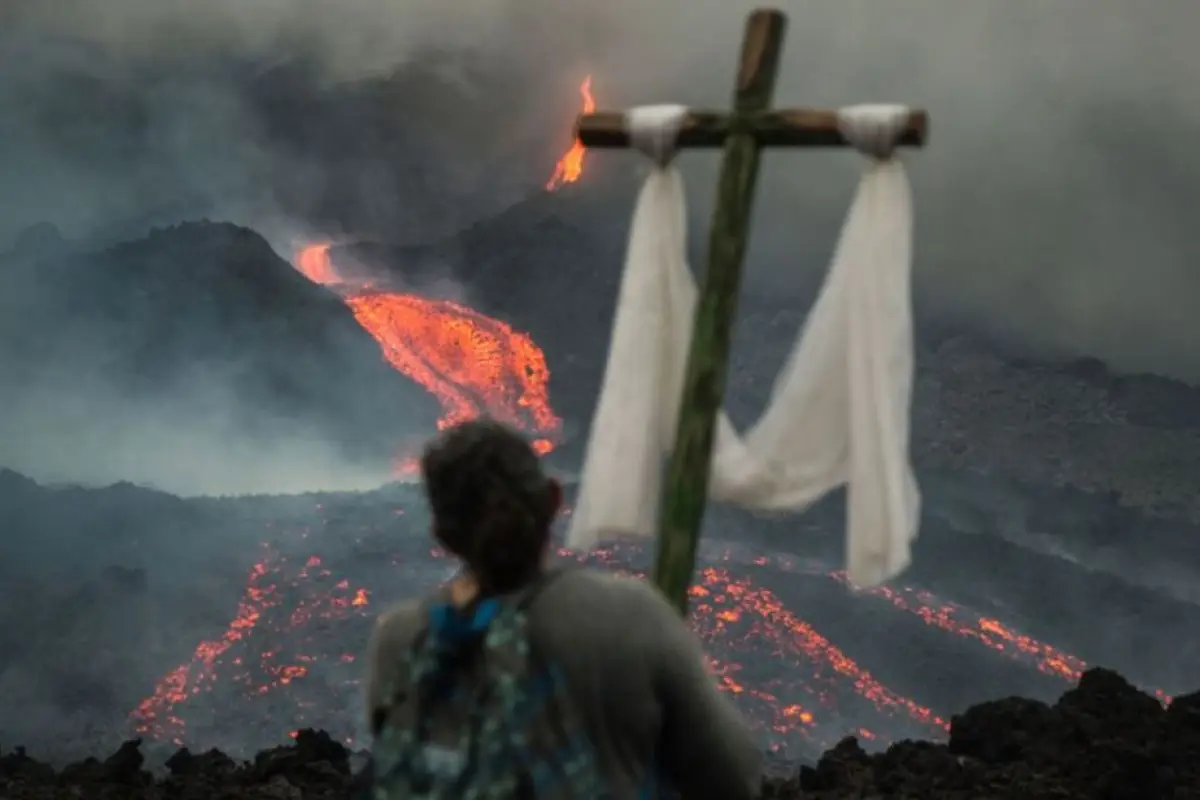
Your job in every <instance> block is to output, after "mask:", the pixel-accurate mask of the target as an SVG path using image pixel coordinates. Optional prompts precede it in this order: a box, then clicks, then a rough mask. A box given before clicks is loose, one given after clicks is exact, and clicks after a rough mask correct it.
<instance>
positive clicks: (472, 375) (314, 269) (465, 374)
mask: <svg viewBox="0 0 1200 800" xmlns="http://www.w3.org/2000/svg"><path fill="white" fill-rule="evenodd" d="M329 248H330V245H329V244H328V243H321V244H314V245H309V246H307V247H305V248H303V249H301V250H300V252H299V253H298V254H297V255H296V268H297V269H299V270H300V271H301V272H302V273H304V275H305V276H306V277H307V278H308V279H309V280H311V281H313V282H314V283H320V284H324V285H328V286H332V287H334V288H337V289H338V290H339V291H341V293H342V297H343V299H344V300H345V302H346V304H347V305H348V306H349V307H350V310H351V311H353V312H354V318H355V319H356V320H358V324H359V325H361V326H362V327H363V329H364V330H365V331H367V333H369V334H371V336H373V337H374V338H375V341H377V342H379V346H380V348H381V349H382V350H383V355H384V358H386V359H387V360H388V363H390V364H391V365H392V366H393V367H395V368H396V369H397V370H399V371H400V372H402V373H403V374H405V375H407V376H408V377H409V378H411V379H413V380H414V381H416V382H417V383H418V384H420V385H421V386H423V387H425V389H426V390H428V391H429V392H430V393H431V394H433V396H434V397H436V398H437V399H438V401H439V402H440V403H441V404H442V410H443V413H442V417H441V419H440V420H439V421H438V426H439V427H441V428H445V427H447V426H450V425H455V424H457V423H459V422H465V421H466V420H469V419H474V418H476V417H479V416H481V415H484V414H486V415H488V416H491V417H493V418H495V419H498V420H500V421H502V422H506V423H508V424H510V425H514V426H516V427H519V428H524V429H526V430H529V431H531V432H532V433H533V434H534V435H535V436H536V437H537V438H536V439H535V440H534V446H535V447H536V448H537V450H538V451H539V452H541V453H543V454H544V453H548V452H549V451H550V450H551V449H552V448H553V447H554V439H555V437H556V436H557V434H558V431H559V428H560V426H561V424H562V423H561V420H559V418H558V417H557V416H556V415H555V413H554V411H553V409H552V408H551V407H550V391H549V384H550V370H549V369H548V368H547V367H546V357H545V355H544V354H543V353H542V350H541V348H539V347H538V346H537V345H536V344H534V342H533V340H532V339H530V338H529V336H527V335H526V334H524V333H520V332H518V331H515V330H513V329H512V328H511V327H510V326H509V325H507V324H505V323H503V322H500V321H499V320H495V319H492V318H490V317H486V316H484V315H483V314H480V313H479V312H477V311H475V310H473V309H471V308H468V307H467V306H464V305H461V304H459V303H454V302H451V301H449V300H434V299H430V298H427V297H420V296H418V295H413V294H398V293H393V292H377V291H374V290H372V289H370V288H368V287H365V286H357V287H356V286H352V285H348V284H345V283H343V282H342V281H341V277H340V276H339V274H338V271H337V269H336V268H335V267H334V265H333V263H332V260H331V259H330V256H329ZM405 465H406V466H407V464H405Z"/></svg>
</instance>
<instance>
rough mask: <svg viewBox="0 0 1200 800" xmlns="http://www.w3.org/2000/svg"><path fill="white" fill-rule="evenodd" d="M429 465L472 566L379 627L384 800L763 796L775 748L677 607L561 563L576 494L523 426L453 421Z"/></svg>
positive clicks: (721, 799) (437, 517)
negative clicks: (721, 685)
mask: <svg viewBox="0 0 1200 800" xmlns="http://www.w3.org/2000/svg"><path fill="white" fill-rule="evenodd" d="M421 473H422V477H423V479H424V487H425V492H426V495H427V497H428V502H429V506H430V509H431V511H432V518H433V523H432V528H433V530H432V534H433V538H434V539H435V540H436V541H437V542H438V543H439V544H440V545H441V546H443V547H444V548H445V549H446V550H448V551H449V552H450V553H451V554H452V555H454V556H455V557H457V558H458V559H459V560H460V561H461V563H462V571H461V572H460V573H459V575H458V576H457V577H456V578H454V579H453V580H452V581H450V583H449V584H447V585H445V586H442V587H439V588H438V589H436V590H435V591H434V592H433V593H432V594H431V595H430V596H427V597H423V598H420V599H417V600H413V601H410V602H406V603H403V604H401V605H398V606H396V607H395V608H392V609H390V610H388V611H387V612H386V613H384V614H383V615H381V616H380V617H379V619H378V621H377V623H376V626H375V629H374V632H373V634H372V637H371V643H370V648H369V657H368V670H369V674H368V681H367V713H368V718H369V721H370V725H371V729H372V732H373V734H374V736H375V751H374V757H375V758H374V770H375V773H374V774H375V778H374V779H375V781H376V790H375V792H374V795H373V796H374V797H377V798H378V797H400V796H404V797H462V796H481V797H496V798H500V797H530V798H534V797H536V798H543V797H547V798H548V797H564V798H566V797H575V798H585V797H587V798H592V797H595V798H601V797H604V798H613V799H614V800H625V799H626V798H628V799H629V800H636V799H638V798H648V797H659V796H668V795H670V794H673V793H676V792H677V793H678V794H679V796H682V797H685V798H713V799H714V800H743V799H745V798H754V797H757V796H758V794H759V791H760V786H761V780H762V778H761V772H760V770H761V753H760V751H759V749H758V747H757V746H756V744H755V741H754V739H753V737H752V735H751V733H750V731H749V729H748V728H747V726H746V724H745V722H744V720H743V719H742V717H741V716H740V714H739V713H738V712H737V710H736V709H735V708H734V707H733V705H732V703H731V702H730V701H729V699H728V698H727V697H725V696H724V695H723V694H721V693H720V692H719V691H718V689H717V684H716V681H715V679H714V678H713V676H712V675H711V674H710V673H709V671H708V668H707V666H706V662H705V659H704V654H703V652H702V651H701V646H700V642H699V639H698V638H697V637H696V635H695V634H694V633H693V632H692V631H691V629H690V628H689V627H688V626H687V624H686V622H685V621H684V620H683V619H682V618H680V616H679V614H678V612H677V611H676V610H675V609H674V608H673V607H672V606H671V605H670V604H669V603H668V602H667V601H666V599H665V598H664V597H663V596H662V595H661V594H660V593H659V592H658V591H657V589H655V587H653V586H652V585H649V584H647V583H646V582H644V581H642V580H639V579H636V578H631V577H622V576H618V575H615V574H612V573H610V572H607V571H603V570H599V569H591V568H584V567H574V568H569V567H563V566H559V565H556V564H555V563H554V559H553V555H554V547H553V544H552V539H551V527H552V524H553V522H554V520H555V517H556V516H557V514H558V512H559V511H560V509H561V507H562V500H563V497H562V488H561V486H560V485H559V483H558V482H557V481H556V480H554V479H553V478H551V477H549V476H548V475H547V474H546V473H545V471H544V470H543V469H542V465H541V463H540V461H539V459H538V456H537V454H536V453H535V452H534V450H533V449H532V448H531V446H530V445H529V443H528V442H527V441H526V440H525V438H524V437H523V436H522V435H521V434H520V433H519V432H517V431H515V430H513V429H511V428H509V427H507V426H505V425H502V424H500V423H498V422H495V421H492V420H475V421H471V422H466V423H463V424H460V425H457V426H455V427H452V428H450V429H448V430H445V431H443V432H441V433H440V434H439V435H438V436H437V437H436V438H434V439H433V440H432V441H431V442H430V443H429V445H428V446H427V447H426V449H425V451H424V454H423V455H422V458H421ZM389 776H390V777H389ZM484 776H486V778H485V777H484ZM389 781H390V782H389ZM473 781H474V783H473ZM484 783H486V784H487V786H488V787H490V788H484V789H480V788H477V787H479V786H482V785H483V784H484Z"/></svg>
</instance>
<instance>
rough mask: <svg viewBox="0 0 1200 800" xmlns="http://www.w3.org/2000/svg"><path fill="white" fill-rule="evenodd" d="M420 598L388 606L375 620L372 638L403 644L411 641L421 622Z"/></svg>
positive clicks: (421, 603) (421, 604)
mask: <svg viewBox="0 0 1200 800" xmlns="http://www.w3.org/2000/svg"><path fill="white" fill-rule="evenodd" d="M423 605H424V604H423V602H422V600H421V599H420V598H418V599H414V600H405V601H403V602H400V603H396V604H395V605H393V606H391V607H389V608H388V609H387V610H385V611H384V612H383V613H382V614H380V615H379V616H378V617H377V618H376V620H375V630H374V633H373V636H374V638H375V639H376V640H377V641H378V642H387V643H389V644H405V643H407V642H409V641H411V640H412V639H413V638H414V637H415V636H416V635H417V631H418V630H419V629H420V627H421V625H422V624H423V614H422V606H423Z"/></svg>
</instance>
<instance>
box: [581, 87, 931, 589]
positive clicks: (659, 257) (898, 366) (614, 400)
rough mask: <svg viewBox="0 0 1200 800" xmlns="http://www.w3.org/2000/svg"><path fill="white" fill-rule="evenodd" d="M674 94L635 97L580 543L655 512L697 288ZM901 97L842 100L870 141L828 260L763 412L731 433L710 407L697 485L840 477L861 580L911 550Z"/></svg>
mask: <svg viewBox="0 0 1200 800" xmlns="http://www.w3.org/2000/svg"><path fill="white" fill-rule="evenodd" d="M686 113H687V110H686V109H685V108H683V107H680V106H646V107H641V108H635V109H632V110H631V111H630V112H629V114H628V124H629V129H630V134H631V138H632V141H633V146H634V147H635V148H636V149H637V150H639V151H640V152H642V153H643V154H645V155H646V156H647V157H648V158H650V159H651V160H652V162H653V164H654V168H653V171H652V172H651V174H650V176H649V177H648V178H647V179H646V183H645V185H644V186H643V187H642V190H641V194H640V195H639V197H638V200H637V206H636V209H635V211H634V217H633V225H632V228H631V230H630V234H629V246H628V250H627V255H626V261H625V272H624V275H623V277H622V281H621V288H620V296H619V299H618V304H617V312H616V318H615V320H614V322H613V332H612V340H611V343H610V347H609V355H608V364H607V367H606V369H605V374H604V382H603V386H602V389H601V394H600V402H599V405H598V406H597V409H596V415H595V418H594V419H593V422H592V429H591V435H590V439H589V442H588V450H587V456H586V458H585V461H584V469H583V475H582V478H581V488H580V494H579V497H578V498H577V501H576V507H575V510H574V512H573V514H572V519H571V526H570V529H569V532H568V535H567V544H568V546H570V547H574V548H581V549H586V548H589V547H591V546H593V545H594V544H596V543H597V542H599V541H601V540H603V539H608V538H615V537H625V536H637V537H649V536H652V535H653V534H654V532H655V530H656V528H657V523H658V512H659V508H658V506H659V501H660V493H661V491H662V472H663V469H662V467H663V457H664V455H665V454H666V453H668V452H669V451H670V449H671V448H672V446H673V445H674V438H675V428H676V421H677V417H678V409H679V401H680V393H681V391H682V384H683V376H684V371H685V369H686V366H687V364H686V361H687V356H688V348H689V344H690V339H691V334H692V324H693V317H694V312H695V306H696V300H697V289H696V285H695V281H694V279H693V277H692V273H691V270H690V269H689V268H688V265H687V262H686V239H687V231H686V222H685V219H686V209H685V200H684V189H683V181H682V177H681V175H680V173H679V171H678V169H677V168H676V167H675V166H674V156H675V152H676V148H675V140H676V135H677V132H678V130H679V126H680V123H681V122H682V120H683V118H684V116H685V115H686ZM908 115H909V111H908V109H907V108H905V107H902V106H855V107H850V108H846V109H842V110H841V111H840V112H839V125H840V128H841V130H842V133H843V135H844V136H845V137H846V139H847V140H848V141H849V142H850V143H851V144H852V145H853V146H854V148H855V149H857V150H858V151H859V152H860V153H862V154H863V155H864V156H866V157H867V159H868V163H867V167H866V171H865V173H864V175H863V177H862V181H861V183H860V184H859V187H858V192H857V194H856V195H855V198H854V202H853V204H852V205H851V207H850V212H849V214H848V216H847V218H846V221H845V224H844V226H843V228H842V232H841V237H840V239H839V241H838V245H837V249H836V251H835V253H834V256H833V262H832V265H831V267H830V269H829V272H828V274H827V276H826V278H825V282H824V285H823V287H822V289H821V292H820V295H819V296H818V298H817V301H816V304H815V305H814V306H813V308H812V310H811V312H810V313H809V316H808V318H807V320H806V321H805V324H804V327H803V330H802V331H801V332H800V336H799V338H798V339H797V342H796V345H795V347H794V349H793V351H792V353H791V355H790V357H789V358H788V361H787V363H786V364H785V366H784V368H783V371H782V372H781V374H780V375H779V377H778V378H777V380H776V383H775V387H774V390H773V391H772V395H771V401H770V404H769V405H768V407H767V409H766V411H765V412H764V414H763V416H762V418H761V419H760V420H759V421H758V423H757V424H756V425H754V427H753V428H751V429H750V430H749V431H747V432H746V434H745V436H744V437H739V436H738V434H737V432H736V430H735V429H734V427H733V425H732V424H731V423H730V421H729V419H728V417H727V416H726V415H725V414H724V413H721V415H720V416H719V417H718V420H717V430H716V438H715V441H714V449H713V461H712V475H711V479H710V485H709V490H710V495H711V497H712V499H713V500H716V501H724V502H729V503H734V504H736V505H739V506H742V507H744V508H748V509H751V510H755V511H784V510H791V511H799V510H801V509H804V508H805V507H807V506H809V505H810V504H812V503H813V502H815V501H816V500H818V499H820V498H821V497H822V496H823V495H825V494H826V493H828V492H829V491H830V490H832V489H834V488H836V487H838V486H840V485H842V484H846V486H847V490H848V494H847V533H846V561H847V569H848V571H849V575H850V579H851V580H852V581H853V582H854V583H856V584H858V585H860V586H874V585H877V584H879V583H881V582H883V581H885V580H887V579H888V578H890V577H892V576H894V575H896V574H897V573H899V572H900V571H902V570H903V569H904V568H905V567H906V566H907V565H908V563H909V558H910V545H911V543H912V541H913V540H914V539H915V538H916V534H917V525H918V518H919V515H920V495H919V492H918V490H917V485H916V480H915V479H914V476H913V472H912V467H911V464H910V463H909V457H908V439H909V413H910V405H911V395H912V375H913V333H912V313H911V288H910V287H911V271H912V229H913V211H912V198H911V193H910V190H909V184H908V178H907V175H906V173H905V170H904V167H903V165H902V164H901V163H900V161H899V160H898V159H897V158H895V157H894V150H895V142H896V138H897V136H898V135H899V133H900V131H902V130H903V128H904V126H905V124H906V123H907V120H908Z"/></svg>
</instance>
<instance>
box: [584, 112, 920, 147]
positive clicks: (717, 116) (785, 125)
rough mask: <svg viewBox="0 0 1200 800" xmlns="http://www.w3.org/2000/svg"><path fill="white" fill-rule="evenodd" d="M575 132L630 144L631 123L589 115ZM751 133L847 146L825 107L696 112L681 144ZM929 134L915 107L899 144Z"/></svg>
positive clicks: (593, 141) (915, 143)
mask: <svg viewBox="0 0 1200 800" xmlns="http://www.w3.org/2000/svg"><path fill="white" fill-rule="evenodd" d="M575 133H576V135H577V136H578V137H579V141H580V142H581V143H582V144H583V146H584V147H589V148H595V149H615V148H625V147H629V146H630V141H629V126H628V124H627V122H626V118H625V114H624V112H621V111H598V112H595V113H593V114H584V115H582V116H580V117H579V120H578V122H577V123H576V128H575ZM734 133H737V134H748V135H749V136H751V137H753V139H754V142H755V144H757V145H758V146H759V147H847V146H849V144H850V143H849V142H848V141H847V140H846V137H845V136H843V135H842V133H841V131H840V130H838V112H836V111H826V110H820V109H780V110H775V111H758V112H749V113H742V114H736V115H735V114H729V113H728V112H721V111H691V112H689V113H688V115H687V116H686V117H685V118H684V120H683V124H682V125H681V127H680V129H679V136H678V138H677V139H676V142H675V143H676V146H677V147H680V148H700V147H723V146H724V145H725V140H726V139H728V138H729V137H730V135H732V134H734ZM928 135H929V115H928V114H927V113H926V112H925V111H922V110H919V109H916V110H913V111H912V112H911V113H910V115H909V118H908V125H907V126H905V128H904V130H903V132H902V133H901V134H900V136H899V139H898V141H897V144H899V145H901V146H903V147H924V146H925V140H926V138H927V137H928Z"/></svg>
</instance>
